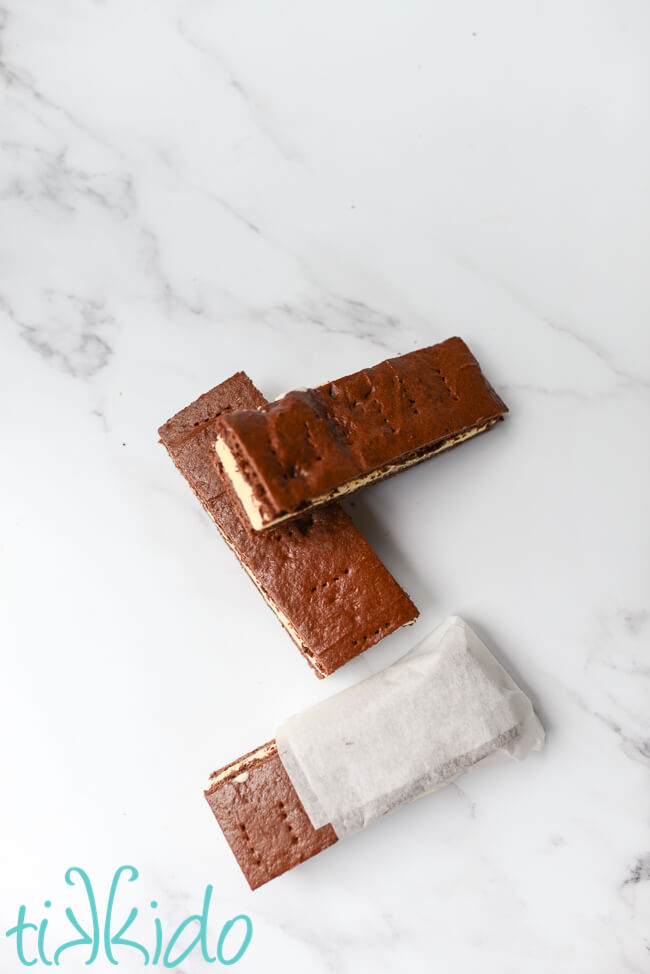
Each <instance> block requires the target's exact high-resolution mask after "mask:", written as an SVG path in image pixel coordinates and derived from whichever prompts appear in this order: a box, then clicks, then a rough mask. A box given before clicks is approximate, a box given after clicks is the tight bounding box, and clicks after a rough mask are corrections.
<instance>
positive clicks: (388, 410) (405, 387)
mask: <svg viewBox="0 0 650 974" xmlns="http://www.w3.org/2000/svg"><path fill="white" fill-rule="evenodd" d="M507 411H508V409H507V406H506V405H505V403H504V402H503V401H502V400H501V399H500V398H499V396H498V395H497V394H496V392H495V391H494V389H493V388H492V387H491V386H490V384H489V382H488V381H487V380H486V379H485V377H484V375H483V373H482V372H481V369H480V367H479V364H478V362H477V361H476V359H475V358H474V356H473V355H472V353H471V352H470V350H469V348H468V347H467V345H466V344H465V343H464V342H463V341H462V340H461V339H460V338H450V339H448V340H447V341H445V342H442V343H441V344H439V345H432V346H431V347H429V348H421V349H418V350H417V351H415V352H410V353H408V354H407V355H401V356H399V357H398V358H393V359H388V360H387V361H385V362H381V363H380V364H379V365H375V366H374V367H373V368H369V369H363V370H362V371H361V372H356V373H354V374H353V375H348V376H345V377H344V378H342V379H338V380H337V381H335V382H329V383H327V384H325V385H322V386H319V387H318V388H316V389H303V390H295V391H293V392H289V393H287V394H286V395H285V396H282V397H281V398H280V399H279V400H276V401H275V402H272V403H268V404H266V405H263V406H260V407H258V408H255V409H240V410H236V411H231V412H228V413H227V414H224V415H222V416H221V417H220V419H219V422H218V423H217V424H216V432H217V438H216V443H215V449H216V451H217V454H218V455H219V459H220V460H221V463H222V465H223V470H224V473H225V476H226V477H227V480H228V485H229V488H230V490H231V493H232V494H233V497H234V499H235V500H236V502H237V503H238V504H239V505H240V507H241V511H242V515H243V517H244V520H245V521H246V523H247V524H248V526H249V528H250V529H252V530H253V531H264V530H268V529H270V528H272V527H274V526H275V525H277V524H279V523H280V522H282V521H286V520H289V519H291V518H294V517H298V516H300V515H302V514H304V513H305V511H308V510H311V509H312V508H315V507H319V506H320V505H323V504H327V503H329V502H330V501H332V500H336V498H338V497H341V496H343V495H345V494H349V493H351V492H352V491H355V490H359V489H360V488H361V487H365V486H366V485H367V484H370V483H374V482H375V481H378V480H383V479H384V478H386V477H390V476H393V475H394V474H396V473H399V472H400V471H401V470H405V469H406V468H407V467H412V466H414V465H415V464H417V463H421V462H422V461H423V460H428V459H429V458H430V457H433V456H435V455H436V454H438V453H442V452H443V451H444V450H448V449H450V448H451V447H454V446H457V445H458V444H459V443H462V442H464V441H465V440H468V439H471V438H472V437H474V436H477V435H478V434H479V433H484V432H486V431H487V430H489V429H491V427H492V426H494V424H495V423H497V422H498V421H499V420H500V419H502V418H503V415H504V413H506V412H507Z"/></svg>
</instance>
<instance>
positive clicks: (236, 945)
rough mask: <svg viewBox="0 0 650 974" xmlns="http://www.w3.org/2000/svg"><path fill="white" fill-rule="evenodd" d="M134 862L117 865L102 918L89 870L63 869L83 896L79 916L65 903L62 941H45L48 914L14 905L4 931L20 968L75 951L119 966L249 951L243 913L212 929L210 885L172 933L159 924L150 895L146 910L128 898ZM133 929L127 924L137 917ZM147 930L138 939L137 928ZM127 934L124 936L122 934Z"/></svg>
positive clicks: (232, 958)
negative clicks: (36, 916)
mask: <svg viewBox="0 0 650 974" xmlns="http://www.w3.org/2000/svg"><path fill="white" fill-rule="evenodd" d="M138 875H139V874H138V870H137V869H136V868H135V866H120V867H119V869H117V870H116V871H115V874H114V875H113V879H112V882H111V885H110V889H109V892H108V898H107V901H106V908H105V911H104V912H103V914H102V916H101V918H100V914H99V911H98V908H97V897H96V896H95V892H94V890H93V886H92V883H91V881H90V878H89V876H88V874H87V873H86V872H85V871H84V870H83V869H80V868H79V867H77V866H73V867H71V868H70V869H68V870H67V872H66V874H65V881H66V883H67V884H68V886H76V887H78V889H79V891H80V892H81V893H82V895H83V900H84V904H83V907H84V908H83V919H82V920H80V919H79V916H80V915H81V912H80V911H79V909H77V912H76V913H74V912H73V910H72V909H71V907H69V906H68V907H66V908H65V917H66V920H67V922H68V924H69V926H70V933H72V932H73V931H74V936H73V937H72V938H71V939H69V940H65V941H64V942H63V943H59V944H58V945H57V944H54V943H50V940H51V939H52V938H51V936H48V915H47V914H46V915H45V917H43V919H40V920H38V922H36V923H34V922H32V919H31V918H28V916H27V908H26V907H25V906H21V907H19V909H18V918H17V920H16V923H15V924H14V925H13V926H12V927H10V928H9V930H7V931H6V936H7V937H9V938H10V939H13V941H14V944H15V948H16V954H17V956H18V960H19V961H20V963H21V964H23V965H24V966H25V967H33V966H34V965H35V964H39V963H40V964H44V965H46V966H47V967H51V966H53V965H54V966H58V965H59V964H62V963H64V962H65V959H66V957H67V956H69V955H70V954H71V953H74V954H75V955H76V956H79V957H80V958H81V959H83V960H84V962H85V964H92V963H93V962H94V961H96V960H97V959H98V958H100V959H102V960H107V961H108V962H109V964H114V965H116V966H117V965H119V964H120V962H121V960H123V959H124V960H127V958H128V959H131V958H133V957H134V956H135V955H136V954H139V955H140V959H141V962H142V964H143V966H151V967H154V966H156V965H159V966H161V967H177V966H178V965H179V964H182V963H183V961H184V960H186V959H187V957H189V955H190V954H192V953H195V954H197V955H200V956H201V957H202V958H203V960H204V961H205V962H206V963H207V964H216V963H219V964H225V965H228V966H230V965H232V964H236V963H237V961H238V960H241V958H242V957H243V956H244V954H245V953H246V951H247V950H248V947H249V944H250V942H251V938H252V936H253V924H252V922H251V919H250V917H248V916H246V915H245V914H244V913H241V914H239V916H236V917H233V918H232V919H231V920H228V921H226V922H225V923H223V925H222V926H221V928H220V929H219V931H218V934H217V932H216V931H211V928H210V924H209V912H210V903H211V899H212V892H213V887H212V886H210V885H208V886H206V888H205V894H204V897H203V905H202V908H201V912H200V913H195V914H192V915H191V916H188V917H186V918H185V919H184V920H183V921H182V922H181V923H179V925H178V926H177V927H175V928H174V929H173V930H172V931H171V932H166V931H165V930H164V929H163V923H162V921H161V919H160V917H159V916H157V915H155V911H156V910H157V908H158V903H157V901H156V900H151V902H150V903H149V908H148V909H147V910H138V908H137V907H136V906H131V905H130V904H129V902H128V892H129V888H128V887H127V885H126V884H127V883H134V882H135V881H136V880H137V878H138ZM44 907H45V910H48V911H49V910H50V909H51V907H52V901H51V900H45V902H44ZM138 917H139V918H140V919H139V922H138V923H137V924H136V929H137V931H138V937H137V938H136V935H135V934H136V929H132V928H133V926H134V924H135V923H136V920H137V919H138ZM143 927H146V928H147V929H148V936H146V937H144V938H143V935H142V932H141V931H142V928H143ZM127 934H128V936H127Z"/></svg>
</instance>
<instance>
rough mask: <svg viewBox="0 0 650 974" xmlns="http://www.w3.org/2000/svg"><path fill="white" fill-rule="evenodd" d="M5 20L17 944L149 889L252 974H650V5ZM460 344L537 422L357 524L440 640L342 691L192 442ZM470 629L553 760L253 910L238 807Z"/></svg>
mask: <svg viewBox="0 0 650 974" xmlns="http://www.w3.org/2000/svg"><path fill="white" fill-rule="evenodd" d="M1 6H2V10H0V82H1V90H2V98H3V109H2V130H1V132H0V137H1V145H0V150H1V151H0V210H1V213H2V226H3V233H2V235H1V237H0V276H1V282H0V324H1V328H2V356H1V358H0V390H1V391H0V396H1V398H2V415H3V418H4V424H3V426H4V442H3V455H4V461H5V462H4V465H3V477H2V484H1V488H0V489H1V492H2V525H3V527H2V548H3V552H2V559H1V562H0V571H1V572H2V583H1V591H2V597H3V602H4V608H3V611H2V619H1V622H0V626H1V630H2V631H1V635H0V642H1V644H2V648H3V654H2V659H3V663H2V679H1V681H0V731H1V739H2V778H3V801H2V843H1V845H0V874H1V876H2V880H1V881H0V919H1V920H2V933H4V931H5V930H6V929H7V928H9V927H10V926H11V924H13V923H14V922H15V917H16V912H17V909H18V906H19V904H21V903H23V904H26V905H27V906H28V910H29V911H33V912H34V915H36V916H37V917H41V916H43V914H44V913H46V912H47V911H46V909H45V908H44V906H43V903H44V900H45V899H46V898H49V900H51V902H52V907H51V910H50V914H51V915H52V920H51V930H52V931H55V930H56V929H57V924H58V927H59V929H60V930H61V931H63V930H64V921H63V920H62V919H61V914H62V912H63V908H64V906H65V905H68V904H71V903H73V902H74V896H76V895H77V894H78V891H75V890H71V889H69V888H68V887H66V886H65V884H64V880H63V876H64V872H65V870H66V869H67V868H68V867H71V866H80V867H84V868H85V869H86V870H87V871H88V874H89V875H90V876H91V877H92V881H93V884H94V885H95V887H96V888H97V890H98V891H99V892H98V896H100V897H101V898H102V899H105V897H106V893H107V889H108V885H109V884H110V881H111V877H112V875H113V872H114V870H115V869H116V868H117V867H118V866H120V865H122V864H127V863H128V864H132V865H134V866H137V868H138V869H139V871H140V879H139V880H138V883H139V884H140V885H139V886H136V885H135V884H134V885H133V887H132V888H131V889H132V890H133V892H132V893H131V894H130V896H131V898H132V900H133V902H134V904H136V905H138V906H139V907H141V909H142V910H143V911H144V910H145V908H146V909H149V907H148V900H149V898H155V900H156V901H157V902H158V903H159V908H158V912H159V915H160V916H161V917H162V918H163V921H164V924H165V929H166V930H173V929H174V926H175V925H177V924H178V923H179V922H180V920H182V919H183V917H185V916H187V915H188V914H189V913H191V912H193V911H196V910H197V909H199V908H200V906H201V900H202V895H203V890H204V888H205V886H206V884H208V883H210V884H213V886H214V902H213V907H212V914H211V916H212V918H213V919H212V921H211V923H212V926H211V930H216V931H217V932H218V930H219V929H220V924H221V923H222V922H224V921H225V920H227V919H230V918H231V917H233V916H235V915H237V914H239V913H247V914H248V915H249V916H250V917H251V919H252V921H253V924H254V934H253V940H252V942H251V945H250V947H249V949H248V951H247V953H246V955H245V957H244V958H243V959H242V960H241V962H240V963H239V964H238V965H237V969H239V970H242V971H251V972H253V971H255V972H257V971H265V972H273V971H278V972H279V971H288V972H306V971H307V972H310V974H325V972H340V974H348V972H349V974H359V972H397V971H403V970H411V971H430V970H441V971H445V974H465V972H474V971H477V970H481V971H482V972H483V974H510V972H512V974H514V972H517V974H520V972H522V971H524V972H526V974H547V972H549V971H553V972H556V974H557V972H571V974H583V972H585V974H587V972H588V974H618V972H628V971H629V972H646V971H648V970H650V949H649V948H650V823H649V815H648V811H649V801H648V799H649V797H650V788H649V778H648V767H649V765H650V712H649V711H650V708H649V678H650V658H649V653H648V642H649V640H648V636H649V634H650V611H649V605H648V581H649V579H648V565H647V544H648V522H649V519H648V504H647V498H648V492H649V488H650V471H649V468H648V451H647V443H646V442H644V434H647V429H648V413H649V410H648V402H649V398H650V390H649V372H650V370H649V357H650V356H649V348H648V332H647V320H648V310H649V308H650V301H649V296H648V275H647V254H648V248H649V243H650V241H649V239H648V236H649V234H648V227H649V226H650V213H649V205H648V193H647V174H648V171H649V170H648V164H649V158H648V157H649V155H650V153H649V151H648V150H649V137H648V129H647V125H646V124H645V118H646V117H647V111H648V107H649V105H648V102H649V98H648V94H647V92H648V90H650V88H649V86H648V80H649V79H648V71H647V51H648V27H649V18H648V9H647V5H645V4H643V3H641V2H635V0H610V2H600V3H596V4H594V3H587V2H586V0H585V2H578V0H570V2H568V3H567V2H564V0H563V2H559V0H549V2H547V3H545V4H533V3H515V2H514V0H511V2H504V0H496V2H494V3H491V4H481V3H478V2H475V0H474V2H469V3H466V4H457V5H455V6H454V5H453V4H442V3H438V2H434V3H431V2H425V0H413V2H411V0H409V2H407V3H405V4H397V3H384V2H379V3H378V2H372V3H371V2H369V0H361V2H359V3H355V4H349V3H342V2H339V0H333V2H330V3H328V4H323V3H317V4H296V3H290V2H288V0H278V2H276V3H272V4H271V3H262V2H260V0H241V2H240V3H234V2H232V0H225V2H220V3H212V2H207V0H157V2H155V3H151V2H142V3H141V2H137V0H136V2H133V0H103V2H100V0H97V2H94V3H93V2H90V0H61V2H60V3H56V4H54V3H49V2H47V0H33V2H30V3H24V2H21V0H3V2H2V3H1ZM453 334H460V335H462V336H463V337H464V338H465V339H466V340H467V341H468V343H469V344H470V345H471V347H472V348H473V350H474V351H475V353H476V354H477V356H478V357H479V359H480V361H481V363H482V364H483V366H484V368H485V370H486V372H487V374H488V375H489V377H490V379H491V380H492V382H493V383H494V385H495V386H496V388H497V389H498V391H499V392H500V393H501V394H502V395H503V396H504V398H505V399H506V401H507V402H508V404H509V406H510V408H511V414H510V416H509V417H508V419H507V421H506V422H505V423H503V424H501V425H500V426H499V427H498V428H497V429H495V430H494V431H493V432H491V433H489V434H488V435H487V436H485V437H481V438H480V439H478V440H476V441H475V442H472V443H468V444H466V445H465V446H463V447H461V448H459V449H458V450H455V451H453V452H452V453H450V454H449V455H446V456H442V457H439V458H437V459H436V460H434V461H432V462H431V463H429V464H425V465H423V466H421V467H419V468H417V469H414V470H412V471H410V472H408V473H405V474H403V475H402V476H400V477H399V478H396V479H394V480H392V481H390V482H387V483H385V484H382V485H378V486H375V487H372V488H370V489H368V490H367V491H365V492H364V493H363V494H362V495H358V496H357V499H356V500H355V501H354V503H353V505H349V510H350V511H351V513H352V514H353V516H354V518H355V520H356V521H357V523H358V524H359V526H360V527H361V528H362V529H363V530H364V532H366V534H367V536H368V538H369V539H370V540H371V542H372V543H373V545H374V546H375V547H376V550H377V551H378V553H379V554H380V555H381V556H382V557H383V558H384V559H385V561H386V563H387V564H388V565H389V567H390V568H391V570H392V571H393V572H394V574H395V575H396V576H397V578H398V579H399V581H400V582H401V583H402V584H403V585H404V586H405V587H406V589H407V590H408V591H409V593H410V594H411V596H412V597H413V599H414V600H415V601H416V603H417V604H418V606H419V608H420V609H421V618H420V620H419V621H418V623H417V626H416V628H415V629H414V630H411V631H405V632H401V633H399V634H396V635H394V636H391V637H389V638H388V639H386V640H385V641H384V642H383V643H382V644H381V645H379V646H378V647H376V648H373V649H372V650H370V651H369V652H368V653H367V654H365V655H364V656H363V657H362V658H360V659H358V660H356V661H354V662H353V663H351V664H349V665H348V666H346V667H345V668H344V669H343V670H342V671H339V672H338V673H337V674H335V675H334V676H333V677H331V678H330V679H329V680H326V681H321V682H319V681H317V680H315V679H314V677H313V675H312V673H311V672H310V670H309V669H308V667H307V666H306V665H305V664H304V662H303V661H302V659H301V658H300V656H299V654H298V652H297V651H296V650H295V648H294V646H293V644H292V643H291V641H290V639H289V638H288V637H287V636H286V634H285V633H284V631H283V630H282V628H281V627H280V626H279V624H278V623H277V621H276V620H275V619H274V617H273V615H272V614H271V613H270V612H269V610H268V609H267V607H266V606H265V605H264V603H263V602H262V600H261V599H260V598H259V596H258V595H257V594H256V593H255V591H254V589H253V588H252V586H251V583H250V581H249V580H248V579H247V578H246V576H245V575H244V573H243V572H242V571H241V570H240V569H239V568H238V566H237V563H236V562H235V560H234V558H233V556H232V554H231V553H230V552H229V551H228V550H227V549H226V547H225V546H224V544H223V543H222V542H221V541H220V539H219V537H218V536H217V534H216V532H215V530H214V528H213V527H212V525H211V524H210V522H209V521H208V519H207V518H206V516H205V515H204V514H203V512H202V510H201V509H200V506H199V504H198V503H197V501H196V500H195V498H194V497H193V496H192V494H191V492H190V491H189V489H188V488H187V486H186V485H185V483H184V482H183V481H182V479H181V478H180V476H179V475H178V473H177V472H176V471H175V470H174V468H173V466H172V464H171V462H170V460H169V459H168V457H167V455H166V453H165V451H164V450H163V448H162V447H161V446H159V445H158V443H157V436H156V429H157V427H158V426H159V424H160V423H161V422H162V421H163V420H165V419H166V418H167V417H168V416H169V415H171V414H172V413H173V412H175V411H176V410H177V409H179V408H181V407H182V406H184V405H185V404H186V403H187V402H189V401H190V400H191V399H192V398H194V397H195V396H197V395H198V394H200V393H201V392H203V391H205V390H206V389H207V388H209V387H210V386H211V385H213V384H215V383H216V382H218V381H220V380H221V379H223V378H225V377H227V376H228V375H230V374H231V373H232V372H234V371H235V370H238V369H245V370H246V371H247V372H248V373H249V374H250V376H251V377H252V378H253V380H254V381H255V383H256V384H257V385H258V386H259V387H260V388H261V389H262V391H263V392H264V393H265V394H266V395H267V397H269V398H270V397H273V396H276V395H278V394H279V393H281V392H283V391H285V390H286V389H289V388H291V387H292V386H295V385H310V384H315V383H318V382H319V381H325V380H327V379H331V378H334V377H336V376H337V375H340V374H343V373H345V372H349V371H353V370H355V369H357V368H360V367H363V366H364V365H367V364H371V363H374V362H377V361H380V360H381V359H383V358H385V357H386V356H388V355H393V354H396V353H400V352H405V351H408V350H410V349H412V348H415V347H417V346H420V345H425V344H431V343H433V342H436V341H438V340H441V339H444V338H446V337H448V336H450V335H453ZM450 613H459V614H461V615H463V616H464V617H465V618H467V620H468V621H469V622H470V623H471V624H472V625H473V626H474V627H475V628H476V629H477V631H478V632H479V634H480V635H481V637H482V638H483V639H484V640H485V641H486V642H487V643H488V645H490V647H491V648H492V650H493V651H494V652H495V653H496V654H497V656H498V657H499V659H500V660H501V661H502V662H504V664H505V665H506V666H507V667H508V668H509V669H510V671H511V672H512V673H513V675H514V676H515V678H516V679H517V680H518V681H520V682H521V684H522V686H523V687H524V688H525V689H526V690H527V691H528V692H529V693H530V694H531V696H532V698H533V699H534V701H535V705H536V707H537V709H538V712H539V714H540V716H541V717H542V720H543V722H544V724H545V726H546V728H547V731H548V738H547V744H546V747H545V749H544V751H543V752H542V753H541V754H539V755H533V756H531V757H530V758H529V759H528V760H527V761H526V762H524V763H523V764H520V765H514V764H513V765H509V766H503V767H499V768H494V769H491V770H486V771H485V772H482V773H480V774H476V775H475V776H472V777H469V778H467V779H465V780H463V781H461V782H460V783H459V784H458V785H457V786H452V787H449V788H447V789H446V790H444V791H442V792H440V793H438V794H436V795H433V796H431V797H429V798H428V799H425V800H422V801H419V802H417V803H416V804H415V805H413V806H411V807H408V808H405V809H402V810H400V811H399V812H396V813H395V814H393V815H392V816H389V817H388V818H386V819H385V820H383V821H382V822H380V823H377V824H376V825H375V826H373V827H372V828H370V829H368V830H367V831H366V832H365V833H363V834H362V835H359V836H357V837H355V838H352V839H350V840H348V841H345V842H341V843H339V844H338V845H337V846H335V847H333V848H332V849H330V850H328V851H327V852H325V853H324V854H322V855H321V856H318V857H316V858H314V859H312V860H311V861H310V862H309V863H307V864H305V865H303V866H302V867H300V868H299V869H296V870H295V871H293V872H292V873H290V874H287V875H285V876H284V877H282V878H280V879H278V880H276V881H274V882H273V883H271V884H269V885H267V886H266V887H263V888H261V889H260V890H258V891H257V892H255V893H250V892H249V891H248V889H247V887H246V884H245V882H244V881H243V879H242V877H241V875H240V873H239V870H238V868H237V866H236V864H235V862H234V860H233V858H232V856H231V854H230V851H229V849H228V847H227V845H226V843H225V841H224V840H223V838H222V836H221V834H220V832H219V829H218V827H217V826H216V823H215V822H214V820H213V819H212V817H211V815H210V812H209V810H208V808H207V805H206V804H205V802H204V800H203V796H202V789H203V787H204V783H205V781H206V778H207V774H208V773H209V772H210V771H211V770H212V769H213V768H214V767H216V766H219V765H221V764H223V763H225V762H227V761H228V760H230V759H232V758H234V757H236V756H237V755H239V754H241V753H243V752H244V751H247V750H249V749H250V748H253V747H255V746H256V745H258V744H261V743H262V742H264V741H266V740H268V738H269V737H270V736H272V734H273V732H274V729H275V727H276V726H277V725H278V724H279V723H280V722H281V721H282V720H283V719H284V718H285V717H286V716H288V715H289V714H291V713H293V712H295V711H297V710H299V709H301V708H302V707H304V706H306V705H307V704H309V703H310V702H312V701H316V700H320V699H323V698H324V697H326V696H328V695H329V694H331V693H333V692H335V691H337V690H339V689H342V688H343V687H346V686H349V685H351V684H353V683H355V682H356V681H358V680H359V679H361V678H363V677H365V676H366V675H368V674H370V673H373V672H376V671H377V670H379V669H381V668H382V667H383V666H385V665H387V664H388V663H389V662H391V661H393V660H395V659H396V658H398V657H399V656H400V655H401V654H402V653H403V652H405V651H406V650H407V649H408V648H410V647H411V646H412V645H413V644H414V642H415V641H416V640H417V639H419V638H420V637H421V636H422V635H424V634H425V633H426V632H428V631H429V630H431V629H432V628H433V627H434V626H435V625H436V624H437V623H438V622H439V621H440V620H441V619H442V618H443V617H444V616H446V615H448V614H450ZM123 902H126V901H123ZM57 918H58V919H57ZM137 922H138V923H140V922H141V917H139V918H138V921H137ZM148 922H150V919H149V921H148ZM143 929H144V928H143ZM48 936H49V934H48ZM52 936H53V937H54V936H55V934H54V933H53V934H52ZM57 936H58V934H57ZM147 936H149V935H148V934H147V933H146V931H145V933H143V934H142V938H143V939H145V938H146V937H147ZM54 942H55V940H53V941H52V943H54ZM59 942H60V941H59ZM73 954H74V956H73ZM85 956H86V955H85V954H83V952H82V951H74V952H73V951H70V952H69V954H68V955H67V957H66V955H64V957H62V959H61V966H62V969H63V970H77V969H79V970H81V969H82V967H83V963H82V961H83V959H84V957H85ZM119 956H120V965H121V969H122V970H126V971H127V972H129V971H136V970H140V969H141V968H142V957H141V956H140V955H139V954H138V953H137V952H136V951H134V950H132V949H128V948H121V953H120V955H119ZM0 958H1V966H2V969H3V971H4V970H6V971H12V972H13V971H14V970H19V969H22V968H21V967H20V965H19V964H18V961H17V959H16V953H15V947H14V945H13V944H12V941H11V940H9V939H7V938H5V937H4V936H0ZM102 963H103V965H104V966H102ZM218 966H219V965H215V967H214V969H216V968H217V967H218ZM95 967H96V969H100V970H101V969H112V968H111V967H110V965H108V963H107V962H106V961H104V962H102V959H101V956H100V957H99V958H98V959H97V961H96V964H95ZM36 969H38V968H36ZM84 969H85V968H84ZM178 969H179V970H183V971H185V972H199V971H203V970H207V969H210V967H209V966H208V965H206V963H205V962H204V961H203V960H201V958H200V956H198V955H197V954H196V953H194V954H192V955H191V956H190V957H189V959H188V960H187V961H186V962H185V963H184V964H183V965H181V967H179V968H178Z"/></svg>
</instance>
